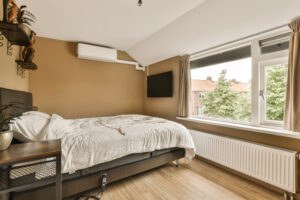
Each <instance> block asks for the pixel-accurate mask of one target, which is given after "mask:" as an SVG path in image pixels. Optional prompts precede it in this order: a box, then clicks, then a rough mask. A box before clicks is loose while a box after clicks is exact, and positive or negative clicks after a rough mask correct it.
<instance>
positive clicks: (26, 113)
mask: <svg viewBox="0 0 300 200" xmlns="http://www.w3.org/2000/svg"><path fill="white" fill-rule="evenodd" d="M22 115H38V116H40V117H44V118H46V119H50V118H51V116H50V115H49V114H47V113H43V112H39V111H28V112H24V113H23V114H22Z"/></svg>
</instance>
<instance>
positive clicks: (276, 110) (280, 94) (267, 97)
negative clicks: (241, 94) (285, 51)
mask: <svg viewBox="0 0 300 200" xmlns="http://www.w3.org/2000/svg"><path fill="white" fill-rule="evenodd" d="M287 62H288V61H287V58H282V59H276V60H271V61H266V62H262V63H261V82H260V98H261V105H260V106H261V121H262V123H263V124H278V125H280V124H282V121H283V115H284V104H285V95H286V84H287V72H288V66H287Z"/></svg>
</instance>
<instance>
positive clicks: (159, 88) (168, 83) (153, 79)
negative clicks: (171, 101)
mask: <svg viewBox="0 0 300 200" xmlns="http://www.w3.org/2000/svg"><path fill="white" fill-rule="evenodd" d="M172 96H173V71H168V72H164V73H161V74H154V75H151V76H148V77H147V97H172Z"/></svg>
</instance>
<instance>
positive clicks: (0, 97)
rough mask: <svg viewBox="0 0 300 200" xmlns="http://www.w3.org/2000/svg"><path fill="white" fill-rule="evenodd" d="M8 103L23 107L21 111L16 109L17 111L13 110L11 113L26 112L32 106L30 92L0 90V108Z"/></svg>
mask: <svg viewBox="0 0 300 200" xmlns="http://www.w3.org/2000/svg"><path fill="white" fill-rule="evenodd" d="M9 103H21V104H23V105H24V108H23V110H20V109H18V110H14V111H13V112H21V113H23V112H26V111H28V108H30V107H32V106H33V105H32V94H31V93H30V92H23V91H18V90H10V89H6V88H0V106H2V105H6V104H9ZM15 114H18V113H15Z"/></svg>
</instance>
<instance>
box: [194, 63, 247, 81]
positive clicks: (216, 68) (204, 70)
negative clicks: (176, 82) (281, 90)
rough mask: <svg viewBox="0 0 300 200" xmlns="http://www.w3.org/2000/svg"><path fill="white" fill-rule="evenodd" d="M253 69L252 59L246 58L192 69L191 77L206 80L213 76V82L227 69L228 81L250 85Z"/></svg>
mask: <svg viewBox="0 0 300 200" xmlns="http://www.w3.org/2000/svg"><path fill="white" fill-rule="evenodd" d="M251 68H252V67H251V58H245V59H241V60H236V61H232V62H227V63H221V64H217V65H211V66H207V67H201V68H198V69H192V70H191V75H192V79H198V80H206V78H207V77H208V76H211V77H212V79H213V81H217V80H218V78H219V74H220V73H221V71H222V70H223V69H226V70H227V73H226V78H227V79H229V80H231V79H236V80H237V81H239V82H243V83H248V82H249V80H251Z"/></svg>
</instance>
